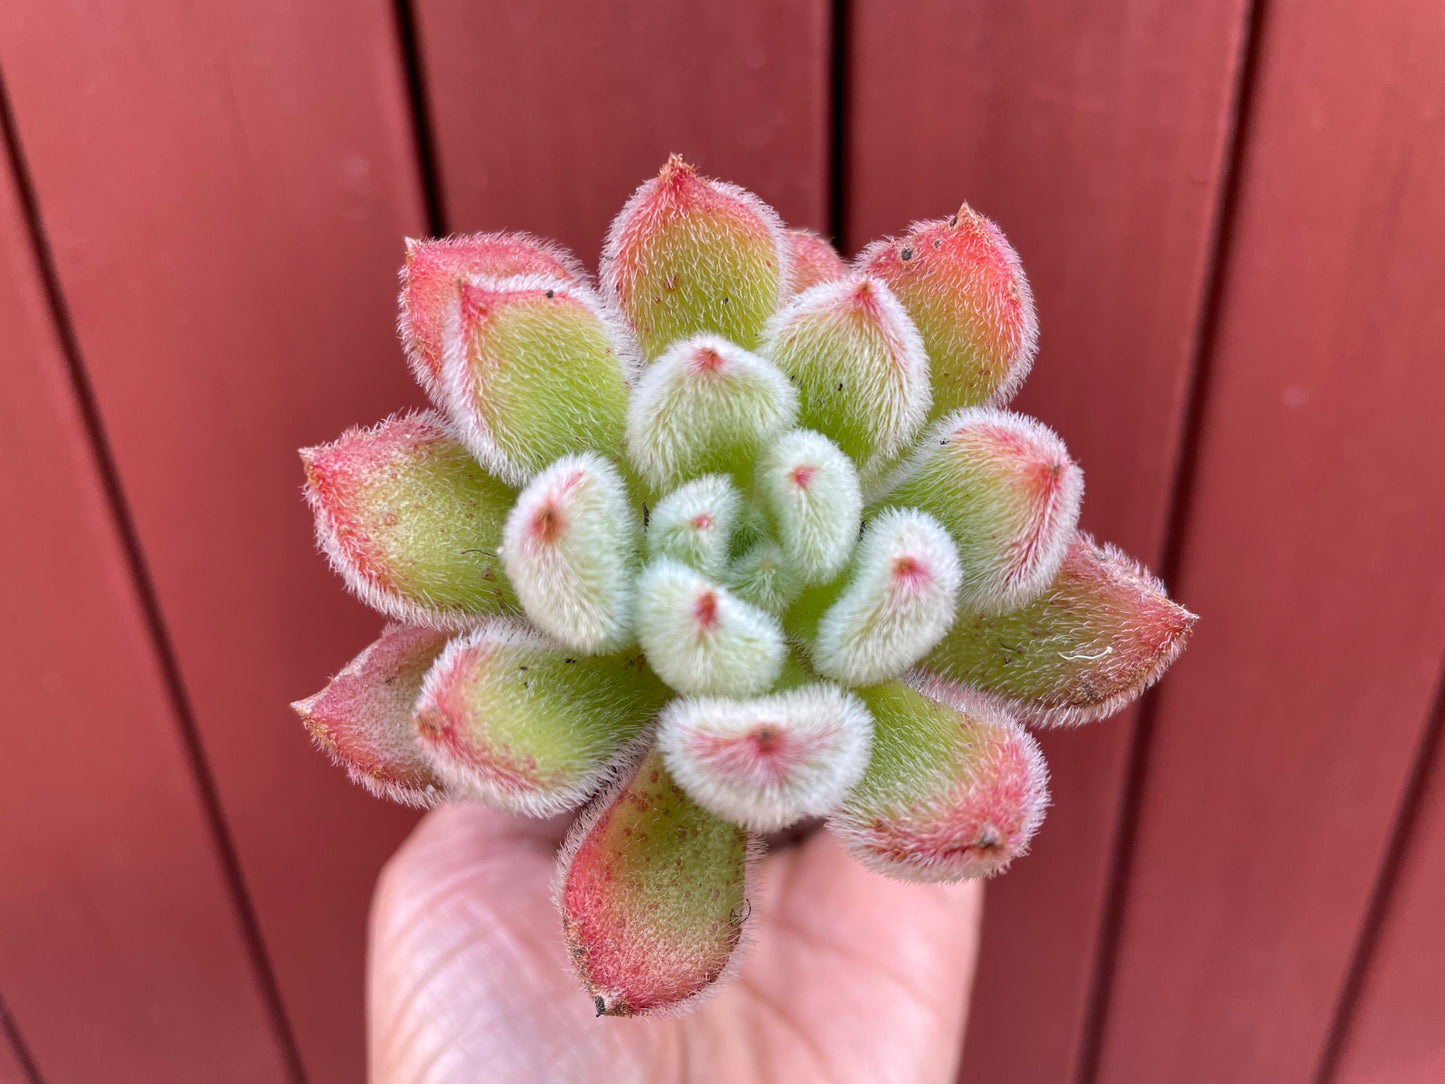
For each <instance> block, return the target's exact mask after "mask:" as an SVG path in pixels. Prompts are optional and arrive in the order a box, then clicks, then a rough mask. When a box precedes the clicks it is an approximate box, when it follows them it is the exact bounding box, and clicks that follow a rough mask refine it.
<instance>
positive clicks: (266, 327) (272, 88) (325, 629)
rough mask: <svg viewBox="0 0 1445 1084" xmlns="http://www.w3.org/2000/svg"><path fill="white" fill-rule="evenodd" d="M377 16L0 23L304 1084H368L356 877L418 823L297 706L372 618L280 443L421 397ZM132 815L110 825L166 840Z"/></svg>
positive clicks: (405, 228)
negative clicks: (404, 347) (333, 759)
mask: <svg viewBox="0 0 1445 1084" xmlns="http://www.w3.org/2000/svg"><path fill="white" fill-rule="evenodd" d="M392 14H393V13H392V8H391V4H390V3H389V2H385V0H323V2H313V3H306V4H293V3H285V2H281V0H262V2H247V3H241V2H235V0H225V2H216V3H207V4H191V3H182V2H179V0H165V2H161V3H152V4H140V5H134V4H125V5H120V4H111V5H94V4H90V3H83V2H80V0H54V2H50V0H47V2H46V3H44V4H34V3H27V4H5V5H3V6H0V64H3V69H4V72H5V78H6V81H7V84H8V86H9V89H10V93H11V96H12V99H13V103H14V109H15V113H16V116H17V120H18V128H19V133H20V138H21V140H22V142H23V144H24V147H25V151H26V154H27V156H28V158H29V160H30V163H31V166H32V169H33V172H34V176H35V180H36V187H37V189H38V196H39V206H40V211H41V214H42V215H43V217H44V221H45V225H46V228H47V229H48V230H49V232H50V236H51V239H52V241H53V243H54V247H55V252H56V257H57V262H58V265H59V270H60V278H61V284H62V286H63V288H64V290H65V294H66V297H67V299H68V301H69V305H70V308H71V311H72V313H73V315H74V319H75V325H76V330H77V335H78V339H79V343H80V348H81V351H82V353H83V356H84V360H85V364H86V366H87V369H88V371H89V373H90V377H91V380H92V381H93V383H94V386H95V389H96V394H97V397H98V400H99V405H100V414H101V418H102V421H103V423H104V426H105V429H106V431H107V433H108V435H109V437H110V439H111V441H112V443H113V447H114V450H115V455H116V460H117V463H118V467H119V474H120V481H121V485H122V487H123V489H124V492H125V495H126V498H127V499H128V501H129V502H130V507H131V509H132V511H133V514H134V518H135V522H136V525H137V527H138V530H139V535H140V540H141V543H142V546H143V549H144V555H145V560H146V562H147V564H148V566H149V569H150V572H151V574H152V576H153V578H154V582H155V585H156V589H157V591H158V594H159V598H160V601H161V605H162V607H163V612H164V617H165V621H166V624H167V626H168V628H169V630H170V633H171V635H172V637H173V638H174V642H175V645H176V651H177V655H178V658H179V662H180V668H181V673H182V677H183V679H184V683H185V689H186V692H187V694H188V695H189V697H190V699H191V702H192V703H193V705H194V709H195V715H196V719H197V722H198V725H199V729H200V732H201V736H202V739H203V742H204V746H205V750H206V753H207V755H208V757H209V760H210V764H211V766H212V768H213V771H214V774H215V778H216V780H217V783H218V785H219V791H220V795H221V799H222V802H223V807H224V811H225V815H226V818H227V821H228V823H229V825H230V828H231V830H232V832H233V833H234V838H235V843H236V847H237V850H238V853H239V855H240V860H241V865H242V870H243V872H244V875H245V879H246V883H247V886H248V887H249V889H250V892H251V894H252V897H253V899H254V902H255V906H256V911H257V914H258V916H259V920H260V925H261V928H262V932H263V934H264V937H265V944H266V950H267V952H268V953H269V955H270V957H271V960H272V961H273V963H274V966H275V971H276V975H277V978H278V980H279V983H280V987H281V991H282V995H283V997H284V1001H285V1006H286V1010H287V1012H288V1014H289V1017H290V1020H291V1023H292V1026H293V1027H294V1029H295V1034H296V1037H297V1040H298V1042H299V1044H300V1047H301V1055H302V1058H303V1060H304V1062H305V1065H306V1068H307V1070H308V1073H309V1079H310V1082H311V1084H326V1082H336V1084H343V1082H344V1084H352V1082H354V1081H357V1080H360V1079H361V1078H362V1076H363V1067H362V1062H363V1045H362V1040H361V1035H362V995H361V991H362V983H361V978H362V968H363V947H364V924H365V915H366V908H367V904H368V900H369V895H370V887H371V884H372V882H373V880H374V878H375V875H376V872H377V870H378V868H379V866H380V865H381V863H382V861H383V860H384V858H385V857H386V856H387V855H388V854H390V852H391V851H392V850H393V849H394V848H395V846H396V845H397V843H398V842H399V841H400V839H401V838H402V835H403V834H404V832H405V831H406V830H407V827H408V825H410V824H411V823H412V819H413V818H412V817H411V816H410V815H408V814H405V813H402V812H400V811H398V810H396V809H394V808H392V807H390V806H387V805H384V804H382V803H379V802H375V801H373V800H372V799H370V798H369V797H367V796H366V795H365V794H363V793H362V792H361V791H359V790H357V789H355V788H353V787H351V786H350V785H349V784H348V783H347V781H346V779H345V778H344V777H343V775H342V774H341V773H340V772H337V771H336V770H334V769H333V768H332V767H331V766H330V765H329V764H328V763H327V762H326V760H325V758H324V757H323V756H321V755H319V754H318V753H317V752H316V751H315V750H313V749H312V748H311V746H310V744H309V742H308V740H307V738H306V736H305V734H304V733H303V731H302V729H301V727H300V726H299V724H298V722H297V720H296V718H295V717H294V716H293V715H292V713H291V711H290V709H289V708H288V707H287V703H288V702H289V701H290V700H293V699H295V698H297V697H299V696H304V695H307V694H309V693H311V692H314V691H315V690H316V689H317V688H319V687H320V685H321V684H322V683H323V682H324V681H325V679H326V676H327V675H328V674H329V673H331V672H333V671H335V670H336V669H339V668H340V666H341V665H342V664H344V663H345V662H346V660H347V659H348V658H349V657H350V656H351V655H352V654H354V653H355V651H357V650H358V649H359V648H360V647H362V646H363V645H364V644H365V643H366V642H367V640H369V639H370V638H371V637H372V636H374V635H375V633H376V632H377V631H378V630H379V629H380V627H381V625H382V621H381V620H380V619H379V618H377V617H376V616H374V615H372V614H370V613H369V612H368V611H365V610H364V609H363V608H362V607H361V606H360V605H359V604H357V603H354V602H351V601H349V600H348V599H347V598H346V596H345V594H344V592H343V590H342V588H341V585H340V583H339V581H338V580H337V579H335V578H334V577H333V576H332V575H331V574H330V572H329V571H328V570H327V568H326V564H325V562H324V561H323V560H322V559H321V558H320V557H318V556H317V554H316V553H315V551H314V549H313V545H312V537H311V521H310V515H309V513H308V512H307V510H306V508H305V506H304V504H303V502H302V500H301V497H300V486H301V481H302V475H301V469H300V465H299V463H298V461H297V458H296V453H295V449H296V448H297V447H298V446H300V445H302V444H311V443H315V442H317V441H321V440H326V439H330V438H331V437H333V436H335V435H337V434H338V433H340V432H341V430H342V429H343V428H344V427H346V426H347V425H350V424H352V423H354V422H366V421H372V420H375V419H379V418H381V417H383V416H384V415H386V414H387V413H388V412H390V411H393V410H396V409H398V408H399V407H404V406H407V405H408V404H410V403H414V402H417V401H419V395H418V393H417V392H416V391H415V389H414V388H413V386H412V383H411V380H410V378H409V376H408V375H407V372H406V367H405V364H404V362H403V360H402V357H401V352H400V349H399V347H398V346H397V344H396V339H395V334H394V331H393V322H394V319H395V316H394V303H395V293H396V286H395V275H396V268H397V266H398V265H399V263H400V260H401V255H402V244H401V239H402V236H403V235H404V234H407V233H417V232H419V231H420V230H421V228H422V227H421V223H422V211H421V205H420V197H419V187H418V181H417V172H416V168H415V161H414V157H413V152H412V137H411V132H410V130H409V127H408V115H407V110H406V104H405V100H404V81H403V78H402V75H401V69H400V64H399V58H398V51H397V43H396V39H395V33H394V27H393V23H392ZM39 537H41V538H48V537H49V535H41V536H39ZM58 537H61V538H63V537H64V535H63V534H62V535H60V536H58ZM51 544H52V545H53V544H54V543H53V542H52V543H51ZM74 609H75V608H74V607H68V608H66V610H61V609H59V608H57V609H56V610H54V611H53V612H54V614H55V616H56V618H57V619H59V618H60V617H61V616H62V614H64V613H66V612H67V611H70V612H73V611H74ZM66 627H67V628H68V627H69V626H66ZM75 631H79V629H78V628H77V629H76V630H75ZM27 642H28V641H22V643H27ZM43 657H44V656H37V659H39V658H43ZM34 665H35V668H36V669H37V670H38V669H39V667H40V662H39V661H37V662H36V663H35V664H34ZM135 665H136V666H142V665H144V660H139V661H137V663H136V664H135ZM141 687H142V688H143V687H144V686H141ZM87 688H91V687H90V686H87ZM92 695H94V692H92ZM137 710H139V709H137ZM137 770H138V769H137ZM143 779H144V782H145V783H146V784H147V785H148V786H155V787H158V788H159V787H167V786H173V785H175V784H174V782H173V781H171V780H170V779H169V776H168V774H167V773H165V772H160V773H157V774H156V775H154V776H153V775H152V774H151V773H150V772H147V773H145V775H144V777H143ZM141 780H142V777H141V776H139V775H137V776H136V778H135V779H134V780H132V782H134V783H136V784H137V785H138V784H139V782H141ZM137 802H138V803H139V804H137V805H136V806H135V807H134V809H129V808H128V807H126V806H123V805H119V804H118V805H117V806H116V810H115V812H114V813H113V815H114V816H116V817H118V818H121V819H124V818H131V819H132V821H133V823H134V825H135V827H136V830H137V831H140V830H142V829H143V830H144V831H146V832H150V833H153V834H154V835H155V837H156V840H158V841H165V840H168V839H169V838H170V837H171V828H170V826H169V825H167V824H166V823H165V822H164V820H163V819H161V820H157V819H156V817H157V815H155V814H152V813H149V812H146V813H144V814H143V812H142V811H144V810H146V808H147V807H146V806H145V805H144V803H143V802H142V801H141V800H140V799H137ZM142 817H143V819H141V818H142ZM108 860H109V859H107V860H105V861H102V860H101V859H100V858H99V857H97V858H96V859H95V861H96V862H97V863H98V868H97V870H96V873H97V874H98V875H99V874H101V873H102V872H103V871H105V870H107V869H109V866H108V865H107V861H108ZM156 873H157V874H158V875H159V874H162V873H164V870H163V869H157V870H156ZM77 921H80V919H79V918H77ZM163 947H164V946H163V945H159V946H150V950H151V951H157V950H159V949H160V948H163ZM203 963H204V960H203ZM202 965H203V964H198V965H197V966H202ZM6 993H7V996H12V995H11V993H10V991H9V990H8V989H7V991H6ZM207 996H208V997H211V998H217V997H221V996H223V991H222V990H221V989H219V988H218V989H217V990H215V991H210V992H209V993H208V994H207ZM196 1004H197V1005H198V1006H200V1005H205V1004H207V1002H206V1001H205V1000H203V999H200V998H198V999H197V1001H196ZM16 1009H17V1013H18V1014H19V1015H20V1017H21V1020H22V1025H25V1026H27V1027H28V1024H27V1022H26V1020H25V1019H24V1018H25V1016H26V1012H25V1005H24V1004H23V1003H22V1002H19V1001H18V1000H17V1004H16ZM129 1011H140V1010H139V1007H138V1006H132V1007H131V1010H129ZM216 1015H218V1016H219V1015H223V1014H221V1013H219V1012H217V1013H216ZM72 1031H73V1029H72ZM206 1034H208V1032H207V1031H206V1029H204V1028H201V1027H199V1026H198V1027H197V1029H196V1030H195V1032H194V1034H193V1035H192V1036H190V1037H189V1038H188V1039H187V1040H186V1041H187V1042H192V1041H194V1042H201V1041H203V1039H204V1036H205V1035H206ZM75 1038H76V1036H75V1035H74V1034H72V1035H71V1036H70V1040H71V1042H72V1043H73V1042H74V1041H75ZM116 1041H117V1042H120V1041H121V1040H120V1039H119V1038H117V1040H116ZM37 1049H42V1044H40V1043H38V1042H37ZM212 1053H213V1054H214V1053H215V1052H214V1051H212ZM258 1076H265V1074H256V1075H253V1076H252V1079H257V1077H258ZM213 1078H214V1077H213V1075H211V1074H206V1073H195V1074H192V1076H191V1077H190V1079H192V1080H200V1079H213ZM91 1079H115V1077H113V1076H110V1077H107V1076H100V1077H92V1078H91ZM138 1079H145V1077H144V1075H142V1076H140V1077H138ZM270 1079H277V1078H276V1077H274V1076H271V1077H270Z"/></svg>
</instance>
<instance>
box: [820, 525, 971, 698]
mask: <svg viewBox="0 0 1445 1084" xmlns="http://www.w3.org/2000/svg"><path fill="white" fill-rule="evenodd" d="M960 576H961V573H960V571H959V566H958V555H957V554H956V553H955V552H954V549H953V543H952V542H951V541H950V540H949V537H948V535H947V533H946V532H945V531H944V530H943V528H942V527H940V526H939V525H938V521H937V520H935V519H934V518H933V517H932V516H929V515H927V514H925V513H923V512H918V511H914V510H912V509H907V510H897V509H893V510H890V511H887V512H884V513H883V514H882V515H880V516H879V517H878V518H877V519H875V520H873V521H872V522H871V523H870V524H869V525H868V527H867V529H866V531H865V532H864V534H863V539H862V541H860V542H859V543H858V552H857V554H856V555H855V557H854V560H853V575H852V578H851V579H850V580H849V582H848V586H847V587H845V588H844V589H843V593H842V594H841V595H840V596H839V597H838V601H837V602H835V603H834V604H833V605H832V607H830V608H829V609H828V611H827V612H826V613H825V614H823V617H822V620H821V621H819V622H818V635H817V639H816V641H815V642H814V645H813V667H814V669H816V670H817V671H818V673H820V674H823V675H825V676H827V677H830V678H833V679H835V680H837V681H841V682H843V683H844V684H845V685H872V684H875V683H876V682H879V681H883V680H885V679H887V678H890V677H895V676H896V675H898V674H900V673H902V672H903V671H904V670H906V669H907V668H908V667H910V666H912V665H913V664H914V663H915V662H917V661H918V660H919V659H920V658H922V657H923V656H924V655H925V654H926V653H927V652H928V651H929V649H930V648H932V647H933V645H934V644H936V643H938V641H939V639H940V638H941V637H942V636H943V634H944V633H945V632H947V631H948V626H949V625H951V624H952V623H953V617H954V607H955V602H956V599H957V596H958V584H959V579H960Z"/></svg>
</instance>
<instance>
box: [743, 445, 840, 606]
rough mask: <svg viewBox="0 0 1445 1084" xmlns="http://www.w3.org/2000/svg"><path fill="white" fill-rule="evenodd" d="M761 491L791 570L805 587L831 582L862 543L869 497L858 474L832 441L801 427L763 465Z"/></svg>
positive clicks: (766, 455) (759, 476) (768, 454)
mask: <svg viewBox="0 0 1445 1084" xmlns="http://www.w3.org/2000/svg"><path fill="white" fill-rule="evenodd" d="M757 487H758V490H759V491H760V492H761V494H762V496H763V499H764V501H765V502H766V504H767V508H768V511H769V512H770V513H771V515H772V518H773V522H774V524H775V525H776V527H777V535H778V541H779V542H780V543H781V545H782V548H783V552H784V553H785V554H786V556H787V560H788V564H789V566H790V568H791V569H792V570H793V571H794V572H796V573H797V574H798V576H799V577H800V578H801V579H802V580H803V582H805V583H826V582H828V581H829V580H831V579H833V577H834V576H836V575H837V574H838V573H839V572H840V571H841V570H842V568H843V566H844V565H845V564H846V563H847V561H848V555H849V554H850V553H852V552H853V546H854V544H855V543H856V542H857V540H858V525H859V523H860V522H861V519H862V515H863V498H862V494H861V492H860V491H859V488H858V473H857V471H855V470H854V469H853V461H852V460H851V459H849V458H848V457H847V456H846V455H844V454H843V452H842V451H841V450H840V449H839V448H838V446H837V445H836V444H834V443H833V442H832V441H831V440H829V439H828V438H827V437H825V436H823V435H822V434H821V433H814V432H811V431H809V430H807V429H795V430H793V431H792V432H791V433H787V434H784V435H783V436H782V437H780V438H779V439H778V440H777V441H776V442H775V443H774V444H773V445H772V446H771V447H770V448H768V449H767V451H766V452H765V453H764V455H763V458H762V459H761V461H760V462H759V463H758V473H757Z"/></svg>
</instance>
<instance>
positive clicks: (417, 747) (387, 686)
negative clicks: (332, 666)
mask: <svg viewBox="0 0 1445 1084" xmlns="http://www.w3.org/2000/svg"><path fill="white" fill-rule="evenodd" d="M447 638H448V633H445V632H440V631H438V630H436V629H428V628H422V627H418V626H410V625H388V626H387V627H386V629H385V630H384V631H383V632H382V634H381V637H380V639H378V640H377V641H376V642H375V643H373V644H371V645H370V646H369V647H368V648H367V649H366V650H365V651H363V652H362V653H361V654H360V655H358V656H356V658H354V659H352V660H351V661H350V662H349V663H347V664H346V668H345V669H344V670H342V671H341V672H340V673H339V674H337V675H336V676H335V677H334V678H332V679H331V682H330V684H328V685H327V686H326V688H324V689H322V690H321V691H320V692H319V693H316V694H315V695H314V696H309V697H307V698H306V699H305V700H298V701H296V702H295V703H294V704H292V705H291V707H292V708H294V709H295V711H296V714H297V715H299V716H301V721H302V722H303V723H304V724H305V725H306V730H307V731H308V732H309V733H310V735H311V738H312V740H313V741H315V742H316V744H317V746H319V747H320V748H321V749H324V750H325V751H326V754H327V755H328V756H329V757H331V759H332V761H334V762H335V763H336V764H338V765H340V766H341V767H343V768H345V769H346V774H347V775H348V776H350V777H351V781H352V782H354V783H359V784H360V785H361V786H363V787H365V788H366V789H367V790H369V791H370V792H371V793H372V794H374V795H376V796H377V797H378V798H389V799H391V800H392V801H393V802H400V803H401V804H402V805H410V806H419V807H427V806H433V805H436V804H437V803H438V802H440V801H442V799H443V798H444V797H446V796H448V795H447V794H446V787H445V785H444V784H443V782H442V780H441V779H440V778H439V777H438V776H437V774H436V773H435V772H434V771H433V770H432V767H431V763H430V762H429V761H428V760H427V759H426V756H425V755H424V754H423V752H422V748H421V744H420V742H419V741H418V738H417V733H416V729H415V728H414V727H413V726H412V720H411V709H412V705H413V704H414V703H415V702H416V698H417V694H418V693H420V692H421V686H422V679H423V678H424V677H425V676H426V672H427V671H428V670H429V669H430V668H431V665H432V663H433V662H434V661H435V660H436V657H437V656H438V655H439V654H441V651H442V648H444V647H446V644H447Z"/></svg>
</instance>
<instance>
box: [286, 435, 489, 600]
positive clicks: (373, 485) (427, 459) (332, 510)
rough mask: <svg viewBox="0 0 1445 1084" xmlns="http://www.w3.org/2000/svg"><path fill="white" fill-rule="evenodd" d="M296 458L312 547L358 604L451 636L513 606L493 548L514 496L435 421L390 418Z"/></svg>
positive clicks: (311, 449)
mask: <svg viewBox="0 0 1445 1084" xmlns="http://www.w3.org/2000/svg"><path fill="white" fill-rule="evenodd" d="M301 461H302V464H303V465H304V466H305V468H306V499H307V501H308V502H309V503H310V505H311V510H312V512H313V513H314V515H315V518H316V540H317V544H318V545H319V546H320V547H321V549H322V550H323V552H325V553H326V555H327V557H329V558H330V559H331V566H332V567H333V568H334V569H336V571H337V572H339V573H340V574H341V576H342V578H343V579H345V580H346V583H347V585H348V586H350V588H351V589H352V590H353V591H354V592H356V594H357V595H358V596H360V597H361V599H362V600H363V601H364V602H366V603H367V604H369V605H370V606H372V607H374V608H375V609H377V610H380V611H381V612H382V613H384V614H386V615H388V616H389V617H393V618H395V619H396V620H398V621H402V622H405V623H407V624H413V625H431V626H433V627H437V628H451V629H456V628H463V627H465V626H466V625H468V624H469V623H471V622H472V621H473V620H474V619H475V618H476V617H477V616H484V615H488V614H497V613H503V612H506V611H507V610H508V609H510V608H511V607H512V606H513V605H514V598H513V595H512V590H511V588H510V587H509V586H508V584H507V582H506V578H505V576H504V575H503V573H502V563H501V560H500V558H499V557H498V548H499V546H500V544H501V539H502V524H503V522H504V521H505V519H506V516H507V511H508V509H510V508H511V506H512V502H513V500H514V499H515V498H516V493H515V491H514V490H513V489H512V488H511V487H510V486H508V485H506V484H505V483H503V482H499V481H497V479H495V478H493V477H492V476H491V475H489V474H487V472H486V471H484V470H482V468H481V466H480V465H479V464H478V463H477V461H476V460H475V459H473V458H472V457H471V456H470V455H469V454H467V450H466V449H465V448H464V447H462V445H461V444H460V443H459V442H458V441H457V439H456V437H455V435H454V433H453V432H452V430H451V428H450V427H449V426H448V425H447V424H446V423H445V422H444V421H442V419H441V418H440V417H438V416H437V415H435V414H433V413H430V412H426V413H420V414H395V415H393V416H392V417H390V418H388V419H386V421H384V422H381V423H380V424H378V425H375V426H372V427H371V428H369V429H363V428H355V429H348V430H347V431H346V432H345V433H344V434H342V436H341V437H340V438H339V439H338V440H336V441H334V442H333V443H331V444H323V445H320V446H319V447H315V448H303V449H302V450H301Z"/></svg>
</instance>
